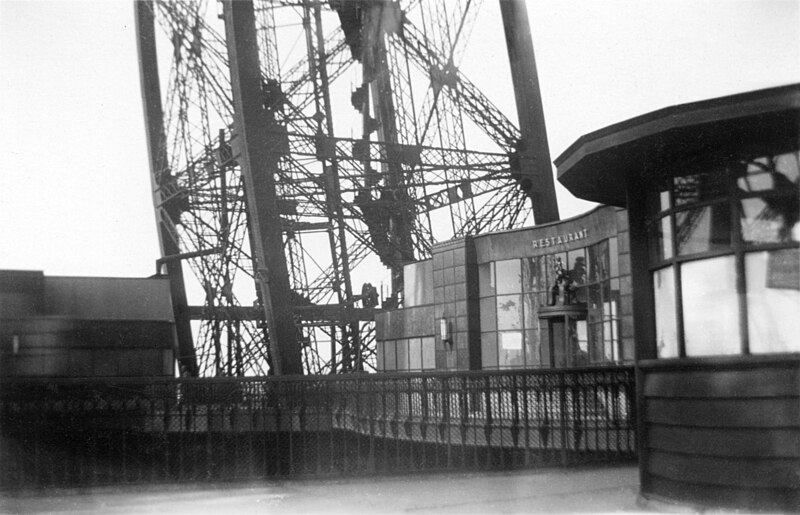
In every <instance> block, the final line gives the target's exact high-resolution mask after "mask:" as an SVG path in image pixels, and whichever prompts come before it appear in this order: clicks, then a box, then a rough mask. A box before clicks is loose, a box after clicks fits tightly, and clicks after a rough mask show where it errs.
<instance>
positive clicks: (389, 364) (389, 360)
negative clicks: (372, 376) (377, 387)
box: [383, 340, 397, 372]
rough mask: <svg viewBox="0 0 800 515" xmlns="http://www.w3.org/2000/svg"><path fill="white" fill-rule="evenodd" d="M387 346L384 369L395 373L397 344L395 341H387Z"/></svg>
mask: <svg viewBox="0 0 800 515" xmlns="http://www.w3.org/2000/svg"><path fill="white" fill-rule="evenodd" d="M385 345H386V349H385V351H384V352H385V353H386V355H385V356H384V361H383V362H384V364H385V367H384V368H385V370H386V371H387V372H394V371H395V370H397V342H396V341H395V340H387V341H386V343H385Z"/></svg>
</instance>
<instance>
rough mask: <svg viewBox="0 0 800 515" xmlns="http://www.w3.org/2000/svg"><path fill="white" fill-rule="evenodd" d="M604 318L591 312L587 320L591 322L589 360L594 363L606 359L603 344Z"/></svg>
mask: <svg viewBox="0 0 800 515" xmlns="http://www.w3.org/2000/svg"><path fill="white" fill-rule="evenodd" d="M601 321H602V318H601V317H599V316H598V314H597V313H596V312H595V313H592V312H589V314H588V317H587V322H588V323H589V334H588V336H589V360H590V361H591V362H592V363H601V362H603V361H606V359H605V356H604V345H603V324H602V322H601Z"/></svg>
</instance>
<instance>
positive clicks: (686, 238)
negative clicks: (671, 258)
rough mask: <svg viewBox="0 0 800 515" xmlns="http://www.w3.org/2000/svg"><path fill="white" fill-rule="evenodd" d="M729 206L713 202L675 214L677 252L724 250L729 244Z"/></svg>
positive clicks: (695, 252)
mask: <svg viewBox="0 0 800 515" xmlns="http://www.w3.org/2000/svg"><path fill="white" fill-rule="evenodd" d="M730 220H731V216H730V207H729V206H728V204H727V203H725V204H714V205H711V206H705V207H701V208H696V209H687V210H685V211H680V212H678V213H676V214H675V226H676V228H675V232H676V233H677V240H678V254H681V255H687V254H698V253H701V252H711V251H718V250H726V249H729V248H730V244H731V223H730Z"/></svg>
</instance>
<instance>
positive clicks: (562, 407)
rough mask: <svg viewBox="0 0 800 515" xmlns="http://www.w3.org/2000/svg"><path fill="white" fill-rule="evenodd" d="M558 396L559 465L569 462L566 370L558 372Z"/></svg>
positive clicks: (565, 464)
mask: <svg viewBox="0 0 800 515" xmlns="http://www.w3.org/2000/svg"><path fill="white" fill-rule="evenodd" d="M558 378H559V382H558V397H559V403H558V404H559V420H560V426H561V428H560V433H561V465H563V466H565V467H566V466H567V465H568V464H569V456H568V454H567V445H568V444H567V434H568V432H567V384H566V372H559V373H558Z"/></svg>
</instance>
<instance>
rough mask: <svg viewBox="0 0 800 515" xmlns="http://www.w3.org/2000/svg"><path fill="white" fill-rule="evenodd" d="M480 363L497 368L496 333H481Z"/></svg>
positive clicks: (484, 366) (486, 366)
mask: <svg viewBox="0 0 800 515" xmlns="http://www.w3.org/2000/svg"><path fill="white" fill-rule="evenodd" d="M481 365H482V366H483V368H497V333H481Z"/></svg>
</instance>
